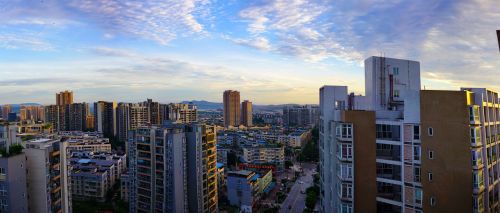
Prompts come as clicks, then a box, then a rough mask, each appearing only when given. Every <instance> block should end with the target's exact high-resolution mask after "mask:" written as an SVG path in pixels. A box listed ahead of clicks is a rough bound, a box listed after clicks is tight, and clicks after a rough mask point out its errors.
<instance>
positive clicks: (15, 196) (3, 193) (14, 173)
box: [0, 124, 28, 213]
mask: <svg viewBox="0 0 500 213" xmlns="http://www.w3.org/2000/svg"><path fill="white" fill-rule="evenodd" d="M15 144H18V145H20V144H21V139H20V138H19V137H18V135H17V134H16V126H15V125H8V124H0V148H2V149H5V150H6V151H5V153H4V154H2V155H0V212H19V213H27V212H28V192H27V189H26V187H27V182H26V155H25V154H24V153H23V152H19V153H17V152H16V153H15V152H12V151H10V150H9V148H10V146H11V145H15Z"/></svg>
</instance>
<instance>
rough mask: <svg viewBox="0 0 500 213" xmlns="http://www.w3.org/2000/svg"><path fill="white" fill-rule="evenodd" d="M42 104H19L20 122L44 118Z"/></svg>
mask: <svg viewBox="0 0 500 213" xmlns="http://www.w3.org/2000/svg"><path fill="white" fill-rule="evenodd" d="M44 114H45V113H44V109H43V106H21V109H19V118H20V121H21V122H37V121H43V120H44V119H45V116H44Z"/></svg>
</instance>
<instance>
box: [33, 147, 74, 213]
mask: <svg viewBox="0 0 500 213" xmlns="http://www.w3.org/2000/svg"><path fill="white" fill-rule="evenodd" d="M24 152H25V154H26V159H27V162H26V166H27V170H28V175H27V183H29V184H28V195H29V198H28V208H29V212H36V213H39V212H40V213H49V212H72V208H71V191H70V183H71V181H70V178H69V176H68V174H69V173H70V166H69V163H68V162H67V159H68V157H69V156H68V152H67V142H61V141H60V140H59V139H46V138H41V139H35V140H29V141H27V142H26V149H25V151H24Z"/></svg>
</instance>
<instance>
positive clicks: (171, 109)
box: [160, 103, 198, 123]
mask: <svg viewBox="0 0 500 213" xmlns="http://www.w3.org/2000/svg"><path fill="white" fill-rule="evenodd" d="M160 115H161V116H160V117H161V120H162V122H164V121H175V122H178V123H193V122H196V121H198V109H197V107H196V105H193V104H183V103H170V104H160Z"/></svg>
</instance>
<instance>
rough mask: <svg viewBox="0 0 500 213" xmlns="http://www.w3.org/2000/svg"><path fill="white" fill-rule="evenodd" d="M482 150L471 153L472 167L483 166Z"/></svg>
mask: <svg viewBox="0 0 500 213" xmlns="http://www.w3.org/2000/svg"><path fill="white" fill-rule="evenodd" d="M481 153H482V152H481V150H474V151H471V154H472V166H479V165H481V164H482V154H481Z"/></svg>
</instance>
